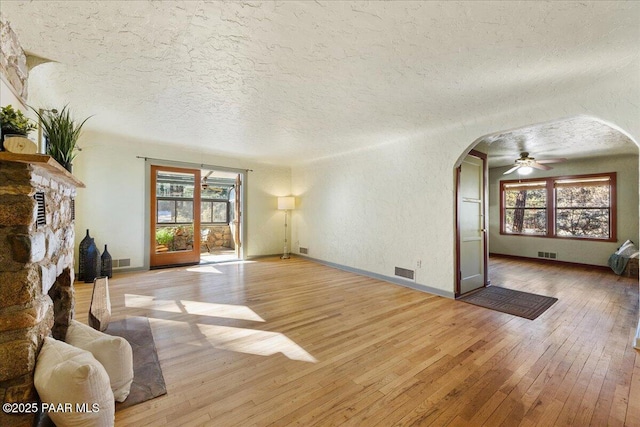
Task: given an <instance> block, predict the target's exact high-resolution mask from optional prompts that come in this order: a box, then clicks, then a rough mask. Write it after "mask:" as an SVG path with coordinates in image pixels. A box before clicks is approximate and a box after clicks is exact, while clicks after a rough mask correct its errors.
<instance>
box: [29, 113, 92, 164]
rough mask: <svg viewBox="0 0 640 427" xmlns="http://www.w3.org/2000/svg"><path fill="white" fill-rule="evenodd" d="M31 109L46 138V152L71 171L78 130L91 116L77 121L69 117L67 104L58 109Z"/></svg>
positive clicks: (78, 134)
mask: <svg viewBox="0 0 640 427" xmlns="http://www.w3.org/2000/svg"><path fill="white" fill-rule="evenodd" d="M31 109H32V110H33V111H35V113H36V114H37V115H38V118H39V119H40V126H42V132H43V134H44V136H45V138H46V139H47V154H48V155H49V156H51V157H53V159H54V160H55V161H57V162H58V163H60V165H62V167H64V168H65V169H66V170H68V171H69V172H71V168H72V164H71V162H72V161H73V159H74V158H75V157H76V155H77V154H78V153H77V151H78V150H79V149H78V146H77V144H78V137H80V131H81V130H82V126H83V125H84V124H85V122H86V121H87V120H89V118H90V117H91V116H89V117H87V118H86V119H84V120H83V121H82V122H80V123H78V122H76V121H75V120H74V119H73V118H72V117H71V113H70V112H69V108H68V106H67V105H65V106H64V108H62V110H60V111H58V110H55V109H51V110H40V111H38V110H36V109H34V108H31Z"/></svg>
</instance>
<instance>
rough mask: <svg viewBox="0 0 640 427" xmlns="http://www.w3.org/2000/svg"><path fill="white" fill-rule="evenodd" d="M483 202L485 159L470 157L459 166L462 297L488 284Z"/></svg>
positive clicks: (459, 243) (460, 283)
mask: <svg viewBox="0 0 640 427" xmlns="http://www.w3.org/2000/svg"><path fill="white" fill-rule="evenodd" d="M484 199H485V191H484V160H483V159H482V158H480V157H477V156H475V155H472V154H469V155H468V156H467V157H466V158H465V159H464V161H463V162H462V165H461V166H460V175H459V182H458V221H459V228H460V229H459V241H458V245H459V247H460V259H459V263H460V272H459V273H460V275H459V280H460V282H459V293H460V294H464V293H467V292H470V291H472V290H474V289H478V288H480V287H482V286H484V285H485V272H486V268H487V266H486V259H487V258H486V250H487V246H486V236H487V233H486V225H485V224H486V222H485V215H484V214H485V200H484Z"/></svg>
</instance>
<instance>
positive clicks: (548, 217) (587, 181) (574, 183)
mask: <svg viewBox="0 0 640 427" xmlns="http://www.w3.org/2000/svg"><path fill="white" fill-rule="evenodd" d="M615 189H616V173H615V172H613V173H606V174H600V175H579V176H566V177H550V178H541V179H528V180H518V181H501V183H500V196H501V198H500V200H501V230H500V231H501V233H502V234H517V235H529V236H541V237H554V238H571V239H587V240H605V241H615V240H616V230H615V218H616V202H615Z"/></svg>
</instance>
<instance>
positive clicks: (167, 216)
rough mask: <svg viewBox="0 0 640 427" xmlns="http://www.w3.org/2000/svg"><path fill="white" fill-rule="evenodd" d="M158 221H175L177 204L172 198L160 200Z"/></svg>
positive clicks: (159, 222) (160, 222)
mask: <svg viewBox="0 0 640 427" xmlns="http://www.w3.org/2000/svg"><path fill="white" fill-rule="evenodd" d="M157 214H158V218H157V221H156V222H157V223H158V224H162V223H173V222H175V218H176V205H175V202H173V201H172V200H158V209H157Z"/></svg>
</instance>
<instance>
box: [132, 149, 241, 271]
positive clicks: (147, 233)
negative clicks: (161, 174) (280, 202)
mask: <svg viewBox="0 0 640 427" xmlns="http://www.w3.org/2000/svg"><path fill="white" fill-rule="evenodd" d="M138 158H141V159H144V161H145V171H144V261H143V266H142V268H143V269H144V270H150V269H151V267H150V257H151V166H161V167H165V166H168V167H176V168H183V169H213V170H218V171H224V172H232V173H237V174H239V175H240V179H241V181H242V185H241V187H240V250H239V256H238V259H239V260H241V261H244V260H246V257H247V255H246V251H245V250H244V248H245V247H247V242H248V240H249V236H248V233H247V229H248V227H247V215H246V210H247V205H248V202H247V200H248V197H247V194H248V191H247V187H248V185H247V184H248V181H249V172H250V169H238V168H230V167H226V166H217V165H211V164H206V163H189V162H180V161H173V160H164V159H154V158H150V157H142V156H138Z"/></svg>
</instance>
